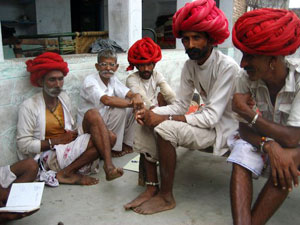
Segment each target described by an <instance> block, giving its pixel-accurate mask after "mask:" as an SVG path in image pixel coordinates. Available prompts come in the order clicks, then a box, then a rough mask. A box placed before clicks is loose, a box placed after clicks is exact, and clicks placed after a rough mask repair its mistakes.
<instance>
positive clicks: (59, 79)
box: [42, 70, 64, 97]
mask: <svg viewBox="0 0 300 225" xmlns="http://www.w3.org/2000/svg"><path fill="white" fill-rule="evenodd" d="M63 86H64V74H63V73H62V72H61V71H60V70H52V71H50V72H48V73H47V74H46V75H45V76H44V78H43V80H42V87H43V90H44V92H45V93H46V94H47V95H49V96H50V97H57V96H58V95H59V94H60V93H61V91H62V87H63Z"/></svg>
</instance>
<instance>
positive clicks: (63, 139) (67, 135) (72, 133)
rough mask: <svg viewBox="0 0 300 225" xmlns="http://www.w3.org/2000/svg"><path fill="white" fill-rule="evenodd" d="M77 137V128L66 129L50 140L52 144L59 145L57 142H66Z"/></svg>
mask: <svg viewBox="0 0 300 225" xmlns="http://www.w3.org/2000/svg"><path fill="white" fill-rule="evenodd" d="M77 137H78V131H77V130H74V131H73V130H66V132H65V133H64V134H61V135H60V136H59V137H57V138H51V141H52V143H53V145H59V144H68V143H70V142H72V141H74V140H75V139H76V138H77Z"/></svg>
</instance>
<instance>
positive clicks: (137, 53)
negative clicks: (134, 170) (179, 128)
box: [124, 37, 175, 209]
mask: <svg viewBox="0 0 300 225" xmlns="http://www.w3.org/2000/svg"><path fill="white" fill-rule="evenodd" d="M160 59H161V49H160V47H159V46H158V45H157V44H155V43H154V41H152V39H151V38H149V37H145V38H143V39H141V40H138V41H137V42H135V43H134V44H133V45H132V46H131V47H130V49H129V51H128V61H129V63H130V66H129V67H128V68H127V70H132V69H133V68H134V66H135V67H136V68H137V69H138V71H137V72H135V73H132V74H130V75H129V76H128V78H127V80H126V85H127V87H129V88H130V89H131V91H132V92H135V93H139V94H141V96H142V99H143V101H144V103H145V108H146V109H153V108H154V107H156V106H158V105H159V106H164V105H166V104H171V103H173V102H174V101H175V93H174V92H173V90H172V89H171V87H170V86H169V85H168V83H167V82H166V80H165V78H164V77H163V75H162V74H161V73H159V72H157V71H156V70H154V67H155V64H156V63H157V62H158V61H159V60H160ZM158 89H159V90H160V92H159V95H158V94H157V92H158ZM133 147H134V151H136V152H139V153H142V154H141V159H140V162H144V167H145V172H146V174H145V175H146V180H147V182H146V185H147V189H146V191H145V192H143V193H142V194H141V195H139V196H138V197H137V198H136V199H135V200H133V201H132V202H130V203H128V204H127V205H125V206H124V207H125V209H130V208H133V207H136V206H138V205H140V202H143V199H144V198H147V196H153V194H154V193H157V191H158V187H157V186H153V185H151V184H152V183H158V178H157V172H156V162H157V160H158V156H157V149H156V142H155V136H154V133H153V129H152V128H149V127H146V126H141V125H138V124H137V125H136V129H135V138H134V146H133ZM151 170H155V172H152V171H151ZM152 175H154V177H151V176H152ZM150 181H151V182H150Z"/></svg>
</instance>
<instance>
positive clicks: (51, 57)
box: [26, 52, 69, 87]
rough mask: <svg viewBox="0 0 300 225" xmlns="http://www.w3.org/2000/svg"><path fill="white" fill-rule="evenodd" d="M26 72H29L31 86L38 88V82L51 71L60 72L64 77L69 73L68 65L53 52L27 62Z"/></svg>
mask: <svg viewBox="0 0 300 225" xmlns="http://www.w3.org/2000/svg"><path fill="white" fill-rule="evenodd" d="M26 65H27V71H28V72H30V81H31V84H32V85H33V86H36V87H39V86H40V85H39V84H38V80H39V79H40V78H42V77H43V76H44V75H46V74H47V73H48V72H50V71H52V70H60V71H61V72H62V73H63V74H64V76H66V75H67V73H68V72H69V68H68V64H67V63H66V62H64V60H63V58H62V57H61V56H60V55H59V54H57V53H54V52H45V53H43V54H41V55H39V56H37V57H35V58H34V59H33V60H32V59H30V60H27V61H26Z"/></svg>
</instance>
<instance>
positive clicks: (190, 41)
mask: <svg viewBox="0 0 300 225" xmlns="http://www.w3.org/2000/svg"><path fill="white" fill-rule="evenodd" d="M181 41H182V44H183V46H184V48H185V51H186V53H187V54H188V56H189V58H190V59H192V60H202V59H204V58H206V57H207V56H208V54H209V51H210V49H211V47H210V46H209V38H208V35H207V34H206V33H205V32H194V31H184V32H182V39H181Z"/></svg>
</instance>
